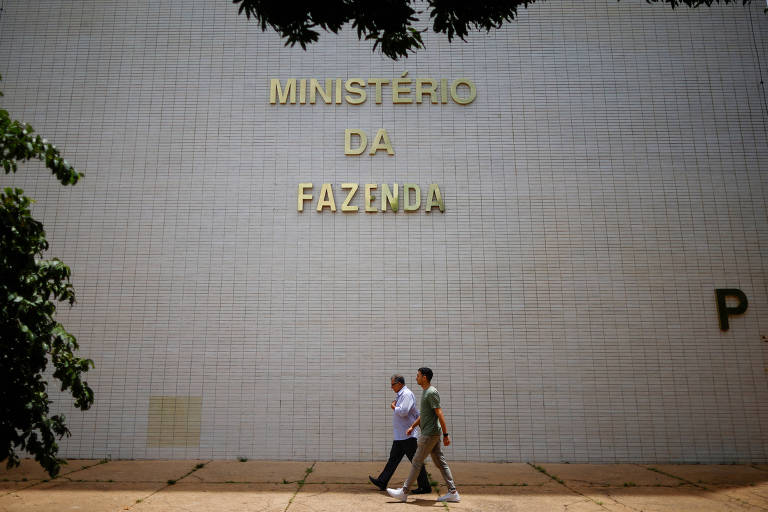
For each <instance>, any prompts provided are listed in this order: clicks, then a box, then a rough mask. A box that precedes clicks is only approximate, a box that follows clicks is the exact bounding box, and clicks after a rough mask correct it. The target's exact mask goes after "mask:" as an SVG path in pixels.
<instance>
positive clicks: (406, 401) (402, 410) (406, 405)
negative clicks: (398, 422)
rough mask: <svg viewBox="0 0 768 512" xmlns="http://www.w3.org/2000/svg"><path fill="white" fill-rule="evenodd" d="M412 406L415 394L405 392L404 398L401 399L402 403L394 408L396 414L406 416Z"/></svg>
mask: <svg viewBox="0 0 768 512" xmlns="http://www.w3.org/2000/svg"><path fill="white" fill-rule="evenodd" d="M411 407H413V395H412V394H410V393H403V399H402V400H401V401H400V405H398V406H397V407H393V408H392V409H394V410H395V414H397V415H398V416H400V417H405V416H408V413H409V412H411Z"/></svg>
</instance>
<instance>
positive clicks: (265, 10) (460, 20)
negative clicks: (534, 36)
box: [233, 0, 752, 60]
mask: <svg viewBox="0 0 768 512" xmlns="http://www.w3.org/2000/svg"><path fill="white" fill-rule="evenodd" d="M535 1H536V0H475V1H472V2H468V1H466V0H378V1H371V0H322V1H319V2H318V1H317V0H296V1H295V2H285V1H276V0H233V3H235V4H240V10H239V12H240V14H242V13H245V15H246V16H247V17H248V19H250V18H251V16H253V17H254V18H256V21H257V22H258V23H259V25H260V26H261V30H262V31H266V30H267V28H268V27H269V28H272V29H273V30H275V31H276V32H277V33H278V34H280V35H281V36H282V37H283V38H284V39H285V44H286V46H288V45H290V46H294V45H296V43H298V44H299V45H301V47H302V48H304V49H305V50H306V48H307V45H308V44H310V43H314V42H315V41H317V40H318V38H319V36H320V34H319V32H318V30H316V29H322V30H325V31H329V32H333V33H334V34H336V33H338V32H339V30H341V28H342V27H343V26H344V25H346V24H347V23H351V25H352V28H354V29H356V30H357V37H358V38H359V39H366V40H372V41H374V43H373V50H374V51H376V48H378V47H380V48H381V52H382V53H383V54H384V55H386V56H387V57H389V58H391V59H394V60H397V59H398V58H400V57H408V53H409V52H415V51H416V50H418V49H420V48H423V47H424V42H423V40H422V38H421V34H422V30H419V29H417V28H416V27H415V26H414V23H417V22H418V20H419V17H420V15H422V14H423V13H424V12H425V11H426V12H428V13H429V18H430V20H432V21H431V22H432V30H433V31H434V32H436V33H438V34H445V35H447V36H448V41H452V40H453V38H454V37H458V38H460V39H462V40H464V38H465V37H466V36H467V35H468V34H469V31H470V30H485V31H486V32H490V31H491V29H498V28H501V27H502V25H504V24H505V23H509V22H511V21H512V20H514V19H515V17H516V16H517V10H518V8H519V7H528V5H529V4H532V3H534V2H535ZM739 1H741V2H742V3H743V4H744V5H747V4H749V3H751V2H752V0H646V2H648V3H665V4H669V5H670V6H671V7H672V8H673V9H674V8H676V7H679V6H681V5H687V6H689V7H699V6H702V5H706V6H711V5H712V4H715V3H717V4H733V3H739Z"/></svg>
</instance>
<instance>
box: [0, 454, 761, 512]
mask: <svg viewBox="0 0 768 512" xmlns="http://www.w3.org/2000/svg"><path fill="white" fill-rule="evenodd" d="M383 464H384V461H380V462H315V463H312V462H274V461H244V462H239V461H206V460H200V461H197V460H194V461H192V460H150V461H109V462H106V461H104V462H101V461H97V460H71V461H70V463H69V465H68V466H65V467H64V469H63V471H62V475H61V476H59V477H58V478H56V479H55V480H50V481H49V480H46V475H45V473H44V472H43V471H42V470H41V469H40V467H39V466H37V464H36V463H35V462H34V461H28V460H25V461H23V463H22V465H21V467H20V468H16V469H13V470H11V471H8V470H6V469H5V466H4V464H3V466H2V469H0V511H16V510H23V511H46V512H47V511H57V512H58V511H70V510H79V511H88V512H91V511H93V512H100V511H123V510H131V511H136V512H150V511H163V512H165V511H175V510H179V511H181V510H183V511H205V512H209V511H219V510H220V511H227V512H232V511H265V512H272V511H274V512H307V511H313V512H322V511H328V512H331V511H333V512H346V511H355V512H360V511H368V510H376V511H378V510H388V511H393V512H395V511H398V510H417V509H415V508H413V507H414V506H417V507H433V508H436V507H437V508H440V507H444V508H447V509H449V510H463V511H483V512H496V511H517V510H519V511H525V512H536V511H547V512H549V511H556V510H563V511H569V512H591V511H606V510H608V511H621V512H630V511H639V510H643V511H675V512H680V511H689V510H690V511H695V512H706V511H724V510H764V511H768V465H753V466H747V465H731V466H705V465H663V464H659V465H640V464H614V465H608V464H604V465H597V464H589V465H587V464H544V463H542V464H538V465H534V464H489V463H466V462H453V463H451V469H452V470H453V474H454V476H455V478H456V482H457V484H458V486H459V491H460V492H461V497H462V501H461V503H450V504H442V503H437V502H436V501H435V499H436V498H437V496H438V494H437V493H435V494H432V495H418V496H414V497H412V498H410V499H409V500H408V502H407V503H398V502H395V501H394V500H392V499H391V498H390V497H389V496H387V495H386V494H385V493H383V492H380V491H378V490H377V489H376V488H374V487H373V486H372V485H371V484H370V483H368V475H369V474H371V475H376V474H378V471H379V470H380V469H381V468H382V467H383ZM407 469H408V464H407V463H406V461H405V460H404V461H403V463H402V464H401V465H400V468H398V472H397V473H396V474H395V477H394V478H393V480H392V482H391V483H392V484H393V485H394V484H395V483H398V482H402V481H403V480H404V479H405V474H406V471H407ZM427 469H428V470H429V471H430V474H431V475H432V478H433V480H434V478H435V476H437V477H438V478H439V472H438V471H436V469H435V468H434V466H432V465H431V463H429V464H427ZM438 487H439V491H440V492H441V493H442V492H445V488H444V486H443V484H442V482H440V485H439V486H438Z"/></svg>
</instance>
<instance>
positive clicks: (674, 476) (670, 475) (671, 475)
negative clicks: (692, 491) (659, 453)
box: [645, 466, 709, 491]
mask: <svg viewBox="0 0 768 512" xmlns="http://www.w3.org/2000/svg"><path fill="white" fill-rule="evenodd" d="M645 469H647V470H648V471H653V472H654V473H658V474H660V475H664V476H668V477H670V478H674V479H676V480H680V481H681V482H684V483H686V484H688V485H692V486H694V487H698V488H699V489H702V490H704V491H708V490H709V489H707V488H706V487H704V486H703V485H699V484H697V483H696V482H691V481H690V480H688V479H686V478H682V477H679V476H677V475H673V474H672V473H667V472H666V471H662V470H660V469H657V468H652V467H648V466H646V467H645Z"/></svg>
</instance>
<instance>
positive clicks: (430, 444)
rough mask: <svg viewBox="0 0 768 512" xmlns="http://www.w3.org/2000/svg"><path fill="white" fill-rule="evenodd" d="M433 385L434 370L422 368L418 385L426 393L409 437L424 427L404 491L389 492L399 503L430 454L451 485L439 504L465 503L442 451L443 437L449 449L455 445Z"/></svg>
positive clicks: (391, 490)
mask: <svg viewBox="0 0 768 512" xmlns="http://www.w3.org/2000/svg"><path fill="white" fill-rule="evenodd" d="M431 382H432V370H430V369H429V368H427V367H422V368H419V370H418V371H417V372H416V383H417V384H418V385H419V386H421V388H422V389H423V390H424V391H423V392H422V394H421V407H420V409H421V416H419V418H417V419H416V421H414V422H413V424H412V425H411V428H409V429H408V430H407V431H406V435H410V434H411V432H413V429H415V428H416V427H419V426H420V427H421V435H420V436H419V440H418V444H417V448H416V454H415V455H414V456H413V461H412V465H411V473H410V474H409V475H408V478H407V479H406V480H405V483H404V484H403V487H402V488H401V489H387V493H389V495H390V496H392V497H393V498H395V499H396V500H399V501H405V500H407V499H408V492H409V489H410V487H411V484H412V483H413V482H414V481H415V480H416V476H417V475H418V474H419V471H421V468H422V467H423V466H424V460H425V459H426V458H427V455H431V456H432V461H433V462H434V463H435V465H436V466H437V467H438V469H439V470H440V473H441V474H442V475H443V479H444V480H445V485H447V486H448V493H447V494H445V495H443V496H440V497H439V498H438V499H437V501H450V502H453V503H458V502H459V501H461V497H460V496H459V491H457V490H456V484H454V483H453V475H451V468H449V467H448V463H447V462H446V461H445V456H443V450H442V449H441V448H440V437H441V434H442V438H443V442H444V443H445V446H449V445H450V444H451V438H450V436H449V435H448V428H447V427H446V426H445V417H444V416H443V410H442V409H441V408H440V393H438V392H437V389H435V387H434V386H432V384H431Z"/></svg>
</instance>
